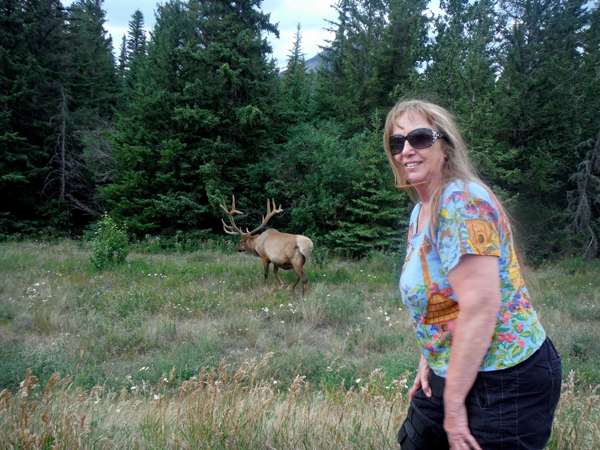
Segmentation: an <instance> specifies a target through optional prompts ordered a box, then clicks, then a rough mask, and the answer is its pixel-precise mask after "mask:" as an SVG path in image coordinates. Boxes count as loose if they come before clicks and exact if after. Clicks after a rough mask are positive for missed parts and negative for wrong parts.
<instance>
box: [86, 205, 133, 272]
mask: <svg viewBox="0 0 600 450" xmlns="http://www.w3.org/2000/svg"><path fill="white" fill-rule="evenodd" d="M128 253H129V240H128V239H127V229H126V227H125V226H122V227H121V226H119V225H117V224H116V223H115V221H114V220H113V218H112V217H110V216H109V215H108V214H106V213H105V214H104V215H103V216H102V220H100V222H98V226H97V228H96V232H95V233H94V239H93V240H92V256H91V257H90V260H91V261H92V262H93V263H94V265H95V266H96V267H97V268H98V269H104V268H105V267H107V266H109V265H111V264H119V263H122V262H124V261H125V258H126V257H127V254H128Z"/></svg>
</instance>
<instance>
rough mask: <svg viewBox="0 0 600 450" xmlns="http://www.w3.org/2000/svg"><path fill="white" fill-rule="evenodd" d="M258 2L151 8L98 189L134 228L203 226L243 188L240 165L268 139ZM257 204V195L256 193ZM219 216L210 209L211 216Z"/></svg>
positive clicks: (269, 105)
mask: <svg viewBox="0 0 600 450" xmlns="http://www.w3.org/2000/svg"><path fill="white" fill-rule="evenodd" d="M259 5H260V1H257V0H240V1H236V2H229V1H218V2H208V1H204V0H190V1H189V2H187V3H184V2H180V1H176V0H174V1H170V2H167V3H165V4H164V5H162V6H159V7H158V10H157V20H156V25H155V28H154V31H153V33H152V40H151V41H150V42H149V43H148V45H147V60H148V62H147V64H145V65H144V67H143V74H144V76H143V77H142V78H140V80H138V85H137V89H136V90H135V91H134V92H133V93H132V101H131V104H130V110H129V112H128V114H127V117H124V118H121V120H120V124H119V125H118V133H117V134H116V135H115V137H114V149H115V152H116V157H117V160H118V162H119V164H120V169H119V171H118V174H116V176H115V180H114V183H112V184H111V185H110V186H107V187H106V188H104V189H102V191H103V192H104V193H105V195H106V196H107V197H108V201H109V205H110V208H111V209H112V211H113V215H115V216H117V217H123V218H126V219H127V225H128V228H129V229H130V230H132V231H136V232H156V231H160V230H169V229H173V228H176V229H191V228H199V227H200V228H202V227H203V228H208V227H211V226H213V225H216V224H217V223H220V222H217V219H216V217H219V218H220V214H219V209H218V204H219V203H220V202H221V201H222V200H223V198H226V197H229V195H230V194H231V193H232V191H233V190H234V188H235V189H240V188H242V189H243V183H244V182H245V181H246V180H244V179H243V170H244V167H245V166H246V165H248V163H251V162H255V161H257V160H258V157H259V156H260V155H261V154H262V153H263V152H270V150H271V148H272V147H271V146H272V143H271V141H270V139H271V137H270V136H269V135H268V134H267V130H270V128H271V127H272V128H273V129H275V130H276V129H277V128H278V127H279V126H280V125H278V124H277V123H273V122H272V121H271V117H272V116H273V115H274V114H275V113H274V109H275V108H274V100H273V99H272V96H271V95H270V94H271V92H272V86H273V85H274V84H275V83H276V80H277V74H276V72H275V70H274V69H275V68H274V66H272V65H269V64H268V63H267V61H266V54H268V53H270V52H271V48H270V46H269V45H268V43H267V41H266V39H265V38H264V37H263V34H264V33H266V32H272V33H277V30H276V28H275V27H274V26H273V25H272V24H270V23H269V21H268V16H266V15H265V14H263V13H261V12H260V11H259V10H258V9H257V8H258V6H259ZM261 203H262V202H261ZM215 216H216V217H215Z"/></svg>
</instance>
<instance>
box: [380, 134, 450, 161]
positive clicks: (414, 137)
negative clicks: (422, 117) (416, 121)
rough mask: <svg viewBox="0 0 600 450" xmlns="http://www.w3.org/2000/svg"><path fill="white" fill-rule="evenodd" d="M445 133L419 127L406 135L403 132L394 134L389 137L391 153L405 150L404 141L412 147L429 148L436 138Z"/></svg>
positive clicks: (394, 153) (441, 136)
mask: <svg viewBox="0 0 600 450" xmlns="http://www.w3.org/2000/svg"><path fill="white" fill-rule="evenodd" d="M443 137H444V135H443V134H441V133H436V132H435V131H433V130H432V129H431V128H417V129H416V130H413V131H411V132H410V133H408V135H406V136H402V135H401V134H393V135H391V136H390V137H389V138H388V142H389V144H390V153H391V154H392V155H398V154H399V153H402V151H403V150H404V143H405V142H406V141H408V143H409V144H410V145H411V146H412V148H427V147H431V146H432V145H433V143H434V142H435V140H436V139H439V138H443Z"/></svg>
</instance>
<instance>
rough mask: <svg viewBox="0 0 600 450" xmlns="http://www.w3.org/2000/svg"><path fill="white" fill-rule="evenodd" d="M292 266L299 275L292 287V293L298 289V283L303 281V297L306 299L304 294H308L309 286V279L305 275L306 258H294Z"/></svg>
mask: <svg viewBox="0 0 600 450" xmlns="http://www.w3.org/2000/svg"><path fill="white" fill-rule="evenodd" d="M292 264H293V265H294V270H295V271H296V274H297V275H298V276H297V277H296V281H295V282H294V284H293V285H292V291H293V290H294V289H295V288H296V285H297V284H298V281H300V279H302V297H304V293H305V292H306V285H307V284H308V277H307V276H306V273H304V257H303V256H302V255H300V258H294V259H293V260H292Z"/></svg>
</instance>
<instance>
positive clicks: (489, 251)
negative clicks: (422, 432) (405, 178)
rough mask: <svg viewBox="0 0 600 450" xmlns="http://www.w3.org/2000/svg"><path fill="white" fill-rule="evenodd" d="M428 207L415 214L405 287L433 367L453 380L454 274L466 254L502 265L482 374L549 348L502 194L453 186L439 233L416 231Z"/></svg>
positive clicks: (457, 304)
mask: <svg viewBox="0 0 600 450" xmlns="http://www.w3.org/2000/svg"><path fill="white" fill-rule="evenodd" d="M420 209H421V203H419V204H417V205H416V206H415V208H414V209H413V212H412V215H411V219H410V225H409V231H408V247H407V251H406V261H405V263H404V267H403V269H402V275H401V277H400V283H399V287H400V292H401V294H402V301H403V303H404V304H405V305H406V307H408V308H409V310H410V315H411V319H412V322H413V325H414V327H415V332H416V336H417V340H418V342H419V345H420V346H421V350H422V352H423V355H424V356H425V358H426V360H427V362H428V364H429V367H431V369H432V370H433V371H434V372H435V373H436V374H437V375H439V376H442V377H443V376H445V373H446V368H447V366H448V360H449V358H450V354H451V351H452V333H453V331H454V327H455V320H454V319H456V317H457V314H458V311H459V310H460V299H457V298H456V296H455V295H454V293H453V291H452V286H450V284H449V282H448V278H447V275H448V273H449V272H450V271H451V270H452V269H453V268H454V267H455V266H456V265H457V264H458V262H459V260H460V257H461V256H462V255H466V254H473V255H493V256H497V257H498V260H499V266H500V271H499V277H500V289H501V297H502V306H501V308H500V311H498V316H497V321H496V330H495V332H494V336H493V337H492V340H491V342H490V347H489V350H488V351H487V354H486V356H485V358H484V359H483V362H482V363H481V367H480V369H479V370H480V371H490V370H500V369H504V368H507V367H511V366H514V365H516V364H518V363H520V362H522V361H524V360H525V359H527V358H528V357H529V356H530V355H531V354H532V353H533V352H534V351H535V350H537V349H538V348H539V347H540V346H541V345H542V343H543V341H544V339H545V337H546V332H545V331H544V328H543V327H542V325H541V324H540V323H539V321H538V317H537V314H536V312H535V310H534V309H533V307H532V305H531V302H530V298H529V294H528V292H527V288H526V287H525V284H524V282H523V278H522V276H521V271H520V269H519V264H518V262H517V258H516V255H515V251H514V248H513V241H512V236H511V230H510V225H509V223H508V221H507V220H506V219H505V217H504V214H503V213H502V210H501V208H500V205H499V204H498V203H497V201H496V199H495V197H494V196H493V195H490V193H489V192H488V191H487V189H485V188H484V187H482V186H481V185H479V184H476V183H469V184H468V189H465V188H464V183H463V182H460V181H456V182H454V183H452V184H450V185H449V186H448V187H446V188H445V189H444V192H443V194H442V199H441V203H440V208H439V210H438V214H437V216H438V224H437V226H436V227H435V229H434V231H433V233H432V232H431V227H430V224H429V223H427V224H425V225H424V226H423V229H422V231H421V232H420V233H417V232H416V230H417V218H418V216H419V211H420ZM473 282H474V283H476V282H477V280H473Z"/></svg>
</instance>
